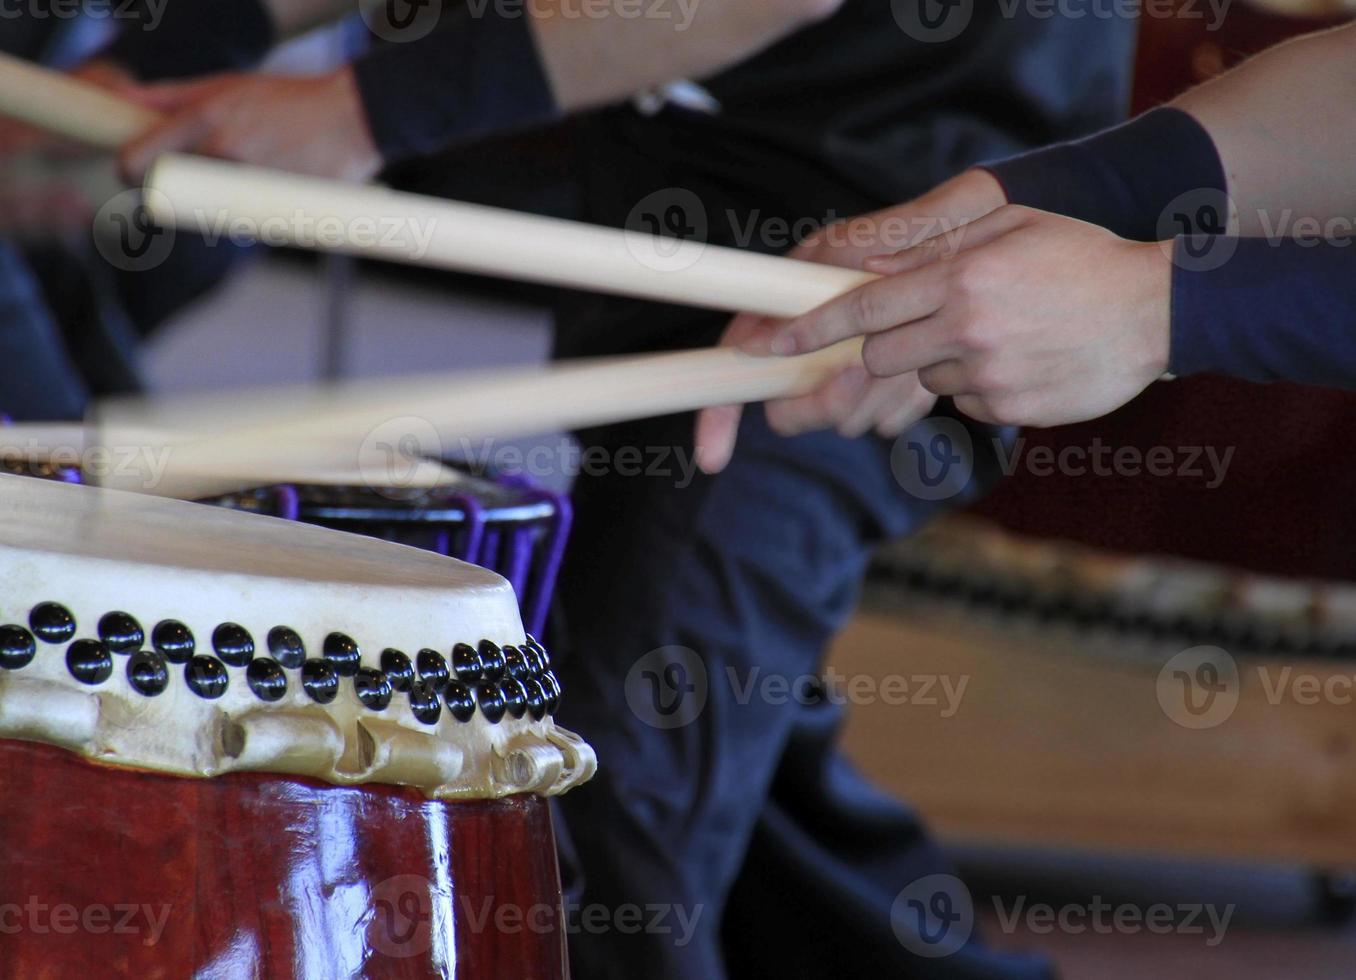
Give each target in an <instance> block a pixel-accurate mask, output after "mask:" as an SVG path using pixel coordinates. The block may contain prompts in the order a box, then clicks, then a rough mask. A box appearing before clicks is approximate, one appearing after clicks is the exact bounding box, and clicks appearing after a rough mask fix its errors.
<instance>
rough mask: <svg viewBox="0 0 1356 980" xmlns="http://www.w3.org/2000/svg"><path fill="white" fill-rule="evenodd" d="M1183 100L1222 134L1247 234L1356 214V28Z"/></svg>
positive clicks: (1264, 61) (1306, 43) (1288, 49)
mask: <svg viewBox="0 0 1356 980" xmlns="http://www.w3.org/2000/svg"><path fill="white" fill-rule="evenodd" d="M1174 104H1175V105H1176V106H1178V107H1179V108H1181V109H1182V110H1184V111H1186V112H1188V113H1190V114H1191V115H1192V116H1193V117H1194V118H1195V119H1197V120H1198V121H1199V122H1200V123H1201V125H1202V126H1204V127H1205V129H1206V131H1207V132H1208V133H1209V134H1210V137H1211V139H1213V141H1214V143H1215V146H1216V148H1217V150H1218V152H1219V156H1220V159H1221V161H1222V163H1223V165H1224V171H1225V174H1226V176H1227V179H1228V190H1229V196H1230V198H1231V199H1232V200H1233V203H1234V206H1235V207H1236V208H1237V214H1236V216H1235V217H1236V224H1235V225H1234V227H1235V229H1236V230H1237V231H1238V232H1239V233H1240V234H1243V235H1268V236H1272V237H1274V236H1275V235H1276V234H1277V224H1278V222H1279V221H1281V220H1282V215H1283V213H1284V212H1289V213H1290V214H1291V215H1292V216H1296V217H1298V216H1305V217H1310V218H1314V219H1318V220H1320V221H1323V220H1326V219H1329V218H1333V217H1347V218H1350V217H1353V216H1356V24H1352V25H1347V26H1344V27H1339V28H1336V29H1334V30H1330V31H1325V32H1323V33H1321V34H1311V35H1309V36H1307V37H1303V38H1298V39H1296V40H1294V41H1290V42H1288V43H1285V44H1281V45H1279V46H1277V47H1275V48H1272V49H1271V50H1269V51H1266V52H1263V53H1262V54H1260V55H1258V56H1257V57H1255V58H1253V59H1251V60H1249V61H1247V62H1245V63H1244V64H1243V65H1241V66H1240V67H1238V68H1236V69H1235V70H1233V71H1232V72H1229V73H1228V74H1227V75H1224V76H1222V77H1220V78H1218V79H1215V80H1214V81H1211V82H1208V83H1206V84H1204V85H1201V86H1199V87H1198V88H1195V89H1193V90H1191V91H1190V92H1187V93H1186V94H1185V95H1183V96H1181V97H1180V98H1178V99H1177V100H1175V102H1174Z"/></svg>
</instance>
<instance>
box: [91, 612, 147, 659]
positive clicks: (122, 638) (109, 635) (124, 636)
mask: <svg viewBox="0 0 1356 980" xmlns="http://www.w3.org/2000/svg"><path fill="white" fill-rule="evenodd" d="M99 639H101V640H103V641H104V645H105V646H107V647H108V649H110V650H112V651H113V652H114V653H133V652H134V651H137V650H140V649H141V645H142V644H143V643H145V642H146V631H145V630H143V629H142V628H141V624H140V623H138V622H137V621H136V618H135V617H133V616H132V615H130V614H129V613H125V612H111V613H106V614H105V615H104V616H103V617H102V618H101V619H100V620H99Z"/></svg>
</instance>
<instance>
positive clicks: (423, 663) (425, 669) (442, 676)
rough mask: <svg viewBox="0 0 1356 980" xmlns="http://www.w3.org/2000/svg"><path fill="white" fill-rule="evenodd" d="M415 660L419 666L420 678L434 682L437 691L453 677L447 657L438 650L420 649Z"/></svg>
mask: <svg viewBox="0 0 1356 980" xmlns="http://www.w3.org/2000/svg"><path fill="white" fill-rule="evenodd" d="M414 662H415V665H416V666H417V667H418V668H419V677H420V679H421V680H426V681H428V682H429V683H430V684H432V685H433V689H434V690H435V691H441V690H442V689H443V688H444V687H446V686H447V682H448V681H450V680H451V679H452V675H451V674H450V673H449V672H448V669H447V658H445V657H444V656H443V655H442V654H441V653H439V652H438V651H437V650H420V651H419V655H418V656H417V657H415V660H414Z"/></svg>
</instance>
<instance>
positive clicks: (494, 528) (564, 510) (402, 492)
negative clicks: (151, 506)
mask: <svg viewBox="0 0 1356 980" xmlns="http://www.w3.org/2000/svg"><path fill="white" fill-rule="evenodd" d="M86 448H87V446H86V435H85V431H84V429H83V428H82V427H81V426H78V425H44V424H29V423H24V424H18V425H7V426H4V427H3V428H0V472H6V473H14V474H19V475H27V476H38V477H42V478H44V479H55V480H61V481H63V482H66V483H79V482H81V469H82V466H83V465H85V462H86V460H87V457H88V454H87V452H86ZM101 462H102V463H103V465H108V466H116V465H118V464H117V461H116V460H114V459H112V458H105V459H103V460H101ZM208 502H209V503H213V504H217V505H220V506H226V507H233V508H236V509H239V510H243V511H248V512H250V513H255V514H265V515H268V516H271V517H281V518H283V519H285V520H299V521H304V522H306V523H308V524H319V525H321V526H323V527H330V528H334V529H336V530H340V531H351V532H353V533H356V534H365V535H368V536H370V537H376V538H381V539H383V540H386V541H394V542H397V543H399V544H406V545H411V546H413V547H416V548H423V549H425V550H427V551H434V552H437V553H438V554H441V555H447V556H448V557H451V558H457V559H460V560H461V561H466V562H470V563H471V564H473V565H480V566H482V567H483V568H489V569H491V570H493V571H496V572H498V573H499V574H501V575H503V576H504V577H505V578H507V579H508V580H509V583H510V584H511V585H512V586H513V590H514V592H515V594H516V595H517V596H518V600H519V608H520V610H521V613H522V617H523V623H524V624H525V626H526V628H527V630H528V631H529V632H530V633H532V634H534V635H537V636H541V635H542V634H543V633H544V631H545V628H546V618H547V615H548V613H549V611H550V606H551V596H552V595H553V593H554V591H555V583H556V577H557V575H558V574H559V571H560V563H561V560H562V559H563V557H564V554H565V545H566V542H567V541H568V539H569V533H570V518H571V513H570V503H569V498H568V497H567V496H566V495H564V494H560V493H555V492H553V491H549V490H545V489H542V488H540V487H537V486H534V485H533V484H532V483H531V482H530V481H529V480H527V479H526V478H523V477H512V476H501V477H498V478H493V477H484V476H476V475H473V474H472V473H470V472H467V471H466V470H464V469H452V468H449V469H447V470H446V471H445V479H444V480H443V483H442V485H441V486H438V487H408V488H397V487H385V486H381V487H375V486H370V485H367V484H366V481H365V476H364V474H363V473H362V472H360V471H359V470H357V469H355V470H354V472H353V473H352V474H351V477H350V479H349V480H347V481H342V480H341V484H339V485H336V484H334V483H319V482H309V481H308V482H302V481H298V482H295V483H288V484H282V485H276V486H272V487H264V488H261V489H258V490H253V491H249V492H246V493H239V494H230V495H228V496H225V497H220V498H216V499H213V500H210V501H208Z"/></svg>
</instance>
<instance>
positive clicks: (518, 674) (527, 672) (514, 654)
mask: <svg viewBox="0 0 1356 980" xmlns="http://www.w3.org/2000/svg"><path fill="white" fill-rule="evenodd" d="M504 670H505V671H506V672H507V673H508V675H509V676H510V677H512V678H513V679H514V680H519V681H520V680H522V679H523V678H525V677H531V676H532V668H530V667H529V666H528V665H527V656H526V655H525V654H524V653H523V651H522V650H519V649H518V648H517V647H511V646H510V647H504Z"/></svg>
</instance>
